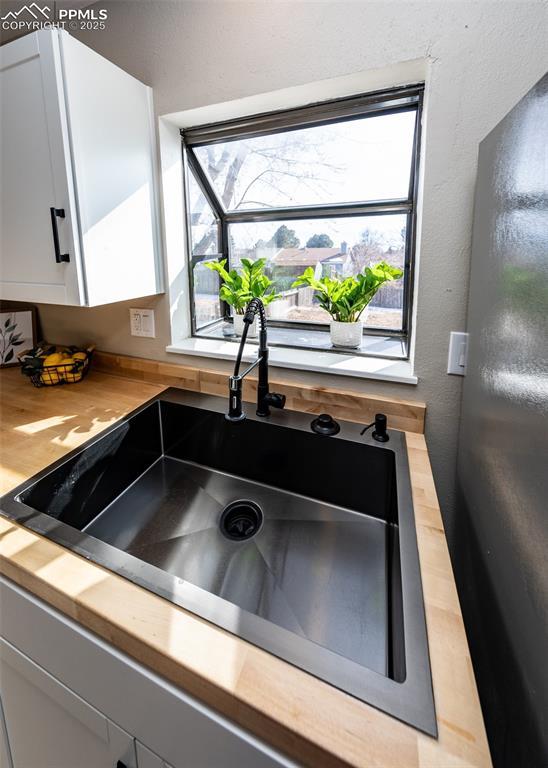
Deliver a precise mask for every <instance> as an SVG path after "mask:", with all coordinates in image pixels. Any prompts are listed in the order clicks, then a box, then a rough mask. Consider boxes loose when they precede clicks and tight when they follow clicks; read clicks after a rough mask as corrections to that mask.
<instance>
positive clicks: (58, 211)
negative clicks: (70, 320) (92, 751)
mask: <svg viewBox="0 0 548 768" xmlns="http://www.w3.org/2000/svg"><path fill="white" fill-rule="evenodd" d="M49 212H50V215H51V229H52V230H53V247H54V248H55V261H56V262H57V263H58V264H62V263H63V262H64V261H70V256H69V254H68V253H61V248H60V247H59V230H58V229H57V218H60V219H64V218H65V209H64V208H50V209H49ZM122 768H124V766H122Z"/></svg>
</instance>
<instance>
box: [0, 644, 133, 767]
mask: <svg viewBox="0 0 548 768" xmlns="http://www.w3.org/2000/svg"><path fill="white" fill-rule="evenodd" d="M0 680H1V681H2V701H3V708H4V712H5V719H6V725H7V732H8V739H9V750H10V751H11V760H12V764H13V768H113V766H114V767H116V766H120V768H121V766H122V765H123V766H124V767H125V768H137V760H136V756H135V742H134V740H133V738H132V737H131V736H129V734H127V733H126V732H125V731H123V730H122V729H121V728H119V727H118V726H117V725H115V724H114V723H113V722H111V721H110V720H109V719H108V718H106V717H105V716H104V715H102V714H101V713H100V712H98V711H97V710H96V709H95V708H94V707H90V705H89V704H87V703H86V702H85V701H83V700H82V699H81V698H80V697H79V696H76V695H75V694H74V693H73V692H72V691H69V689H68V688H66V687H65V686H64V685H61V683H59V682H58V681H57V680H55V678H53V677H52V676H51V675H48V674H47V672H44V670H43V669H41V668H40V667H39V666H38V665H36V664H34V662H32V661H31V660H30V659H28V658H27V657H26V656H24V655H23V654H22V653H20V652H19V651H17V650H16V649H15V648H14V647H13V646H11V645H9V644H8V643H6V642H5V641H4V640H0Z"/></svg>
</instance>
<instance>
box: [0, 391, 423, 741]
mask: <svg viewBox="0 0 548 768" xmlns="http://www.w3.org/2000/svg"><path fill="white" fill-rule="evenodd" d="M225 408H226V404H225V402H224V401H223V400H220V399H219V398H213V397H206V396H202V395H194V394H190V393H183V392H181V391H179V390H168V391H167V392H165V393H163V394H162V395H161V396H159V397H158V398H155V399H154V400H153V401H150V402H149V403H147V404H146V405H145V406H143V407H142V408H140V409H138V410H137V411H136V412H135V413H134V414H132V415H130V416H129V417H128V418H126V419H124V420H122V421H121V422H120V423H118V424H117V425H115V426H114V427H113V428H111V429H109V430H107V431H106V432H105V433H104V434H103V436H99V437H98V438H96V439H94V440H92V441H90V442H89V443H88V444H87V445H85V446H84V447H83V448H81V449H79V450H77V451H74V452H73V453H71V454H69V455H68V456H67V457H66V458H65V459H63V460H61V461H59V462H57V463H56V464H54V465H53V466H52V467H50V468H49V469H47V470H45V471H44V472H42V473H41V474H40V475H38V476H37V477H35V478H33V479H32V480H30V481H29V482H27V483H25V484H24V485H22V486H21V487H19V488H18V489H16V490H15V491H14V492H13V493H11V494H8V495H7V496H5V497H4V498H3V499H2V500H1V502H0V507H1V509H2V513H3V514H5V515H7V516H8V517H11V518H13V519H15V520H17V521H18V522H20V523H23V524H24V525H26V526H27V527H29V528H31V529H32V530H35V531H37V532H39V533H42V534H44V535H46V536H48V537H49V538H51V539H53V540H55V541H57V542H59V543H61V544H63V545H64V546H67V547H69V548H70V549H72V550H74V551H76V552H78V553H80V554H83V555H85V556H86V557H88V558H90V559H92V560H94V561H96V562H97V563H100V564H101V565H103V566H105V567H107V568H110V569H111V570H112V571H115V572H117V573H120V574H121V575H123V576H124V577H126V578H128V579H130V580H132V581H134V582H136V583H138V584H140V585H142V586H144V587H146V588H147V589H150V590H151V591H153V592H156V593H157V594H159V595H161V596H163V597H165V598H167V599H168V600H171V601H172V602H174V603H176V604H178V605H181V606H183V607H185V608H187V609H188V610H190V611H192V612H194V613H196V614H198V615H200V616H202V617H203V618H205V619H208V620H210V621H212V622H214V623H216V624H218V625H220V626H222V627H224V628H225V629H228V630H229V631H231V632H233V633H235V634H237V635H239V636H240V637H242V638H244V639H246V640H248V641H250V642H252V643H255V644H256V645H259V646H261V647H262V648H265V649H266V650H268V651H270V652H272V653H274V654H276V655H278V656H280V657H282V658H283V659H285V660H287V661H289V662H291V663H293V664H295V665H296V666H299V667H301V668H302V669H305V670H307V671H308V672H310V673H312V674H314V675H316V676H317V677H320V678H322V679H324V680H326V681H327V682H329V683H331V684H332V685H335V686H337V687H339V688H341V689H343V690H345V691H347V692H348V693H350V694H352V695H353V696H356V697H358V698H360V699H362V700H363V701H366V702H368V703H370V704H372V705H374V706H376V707H379V708H381V709H383V710H385V711H386V712H389V713H390V714H392V715H394V716H395V717H398V718H399V719H401V720H404V721H405V722H408V723H410V724H411V725H414V726H416V727H417V728H420V729H421V730H424V731H425V732H427V733H429V734H431V735H434V736H435V735H437V732H436V721H435V712H434V703H433V696H432V687H431V677H430V666H429V659H428V645H427V637H426V629H425V621H424V609H423V601H422V590H421V581H420V570H419V563H418V555H417V546H416V535H415V526H414V516H413V507H412V499H411V489H410V481H409V471H408V465H407V455H406V447H405V436H404V435H403V433H398V432H394V431H390V432H389V434H390V441H389V442H388V443H386V444H383V445H380V444H378V443H376V442H375V441H373V440H372V438H370V437H365V438H363V437H360V434H359V427H358V426H357V425H352V424H346V423H342V429H341V431H340V433H339V434H338V435H337V436H336V437H325V436H321V435H317V434H314V433H312V432H311V430H310V421H311V417H310V416H305V415H303V414H297V413H291V412H288V411H286V412H283V413H276V414H274V415H272V416H271V417H269V418H268V419H259V418H258V417H255V416H249V417H248V419H246V420H245V421H244V422H240V423H237V424H234V423H230V422H228V421H226V420H225V419H224V410H225ZM249 410H251V408H250V409H249Z"/></svg>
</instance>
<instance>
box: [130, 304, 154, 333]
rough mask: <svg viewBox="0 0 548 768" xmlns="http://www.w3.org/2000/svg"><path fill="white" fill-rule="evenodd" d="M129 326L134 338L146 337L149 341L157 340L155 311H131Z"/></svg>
mask: <svg viewBox="0 0 548 768" xmlns="http://www.w3.org/2000/svg"><path fill="white" fill-rule="evenodd" d="M129 325H130V329H131V335H132V336H146V337H147V338H149V339H155V338H156V331H155V330H154V310H153V309H130V310H129Z"/></svg>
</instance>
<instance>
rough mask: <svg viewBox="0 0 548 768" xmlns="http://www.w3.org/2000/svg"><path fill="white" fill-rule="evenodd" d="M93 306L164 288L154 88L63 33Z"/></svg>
mask: <svg viewBox="0 0 548 768" xmlns="http://www.w3.org/2000/svg"><path fill="white" fill-rule="evenodd" d="M59 40H60V45H61V50H62V55H63V68H64V78H65V79H64V85H65V97H66V102H67V110H68V114H69V116H70V135H71V142H72V153H73V173H74V180H75V186H76V195H77V199H78V214H79V221H80V230H81V243H82V259H83V271H84V274H85V283H86V294H87V303H88V304H89V305H90V306H95V305H97V304H107V303H109V302H114V301H123V300H125V299H133V298H137V297H139V296H148V295H150V294H154V293H158V292H159V290H161V284H160V283H161V281H160V269H159V261H158V258H157V255H158V247H157V246H158V242H157V240H158V237H157V235H158V233H157V221H156V213H157V204H156V185H155V162H154V159H155V154H154V153H155V144H154V120H153V109H152V90H151V89H150V88H149V87H148V86H146V85H144V84H143V83H141V82H140V81H139V80H136V79H135V78H134V77H132V76H131V75H129V74H128V73H127V72H124V70H122V69H120V68H119V67H117V66H115V65H114V64H112V62H110V61H108V60H107V59H105V58H103V57H102V56H100V55H99V54H98V53H96V52H95V51H93V50H92V49H91V48H88V47H87V46H85V45H83V44H82V43H80V42H79V41H78V40H76V39H75V38H74V37H71V36H70V35H69V34H67V33H66V32H60V33H59Z"/></svg>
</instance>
